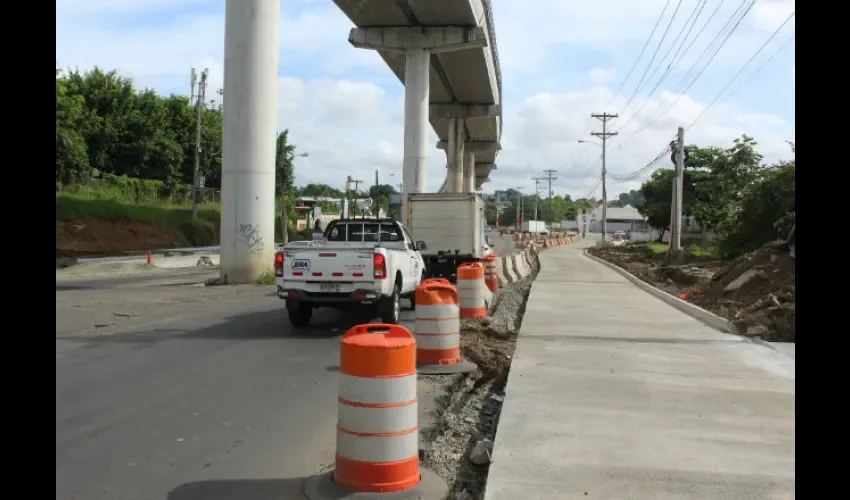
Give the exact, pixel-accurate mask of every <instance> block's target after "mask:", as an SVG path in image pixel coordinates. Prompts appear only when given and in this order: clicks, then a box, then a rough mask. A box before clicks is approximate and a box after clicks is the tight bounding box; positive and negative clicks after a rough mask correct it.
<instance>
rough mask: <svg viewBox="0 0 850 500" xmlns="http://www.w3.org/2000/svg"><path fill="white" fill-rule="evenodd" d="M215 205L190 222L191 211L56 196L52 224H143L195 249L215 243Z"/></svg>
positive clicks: (217, 211) (216, 211) (216, 213)
mask: <svg viewBox="0 0 850 500" xmlns="http://www.w3.org/2000/svg"><path fill="white" fill-rule="evenodd" d="M220 216H221V213H220V209H219V207H218V205H214V204H210V203H207V204H204V205H202V206H201V208H200V210H199V211H198V220H192V208H191V207H187V206H167V205H162V204H141V205H131V204H127V203H122V202H119V201H115V200H104V199H86V198H82V197H78V196H74V195H68V194H59V195H57V196H56V220H63V221H70V220H78V219H102V220H111V221H135V222H147V223H151V224H154V225H156V226H159V227H162V228H169V229H175V230H178V231H180V232H182V233H183V234H184V235H185V236H186V238H187V239H188V240H189V241H190V242H192V244H195V245H214V244H217V243H218V223H219V219H220Z"/></svg>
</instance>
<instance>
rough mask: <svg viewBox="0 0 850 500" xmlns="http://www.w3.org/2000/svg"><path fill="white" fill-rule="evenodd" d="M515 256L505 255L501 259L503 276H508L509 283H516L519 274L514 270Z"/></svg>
mask: <svg viewBox="0 0 850 500" xmlns="http://www.w3.org/2000/svg"><path fill="white" fill-rule="evenodd" d="M515 258H516V256H515V255H507V256H505V257H504V260H503V263H504V266H505V277H506V278H508V281H509V282H511V283H516V282H517V281H519V280H520V278H519V275H518V274H517V272H516V265H514V259H515Z"/></svg>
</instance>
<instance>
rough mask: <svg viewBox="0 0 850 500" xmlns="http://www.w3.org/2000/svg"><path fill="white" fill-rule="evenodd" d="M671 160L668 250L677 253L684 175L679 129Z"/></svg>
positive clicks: (680, 239)
mask: <svg viewBox="0 0 850 500" xmlns="http://www.w3.org/2000/svg"><path fill="white" fill-rule="evenodd" d="M673 160H674V162H673V163H674V164H675V165H676V170H675V175H674V176H673V210H672V213H673V218H672V219H671V220H670V250H672V251H673V252H677V251H679V250H681V249H682V192H683V187H684V186H683V184H682V181H683V180H684V173H685V129H684V128H682V127H679V133H678V135H677V137H676V143H675V148H673Z"/></svg>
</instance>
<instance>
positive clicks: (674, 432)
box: [485, 242, 795, 500]
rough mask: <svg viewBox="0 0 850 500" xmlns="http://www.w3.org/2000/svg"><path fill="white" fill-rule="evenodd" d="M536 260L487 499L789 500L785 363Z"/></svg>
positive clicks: (559, 263) (595, 268)
mask: <svg viewBox="0 0 850 500" xmlns="http://www.w3.org/2000/svg"><path fill="white" fill-rule="evenodd" d="M590 244H593V242H582V243H579V244H575V245H569V246H566V247H557V248H555V249H550V250H548V251H546V252H541V254H540V262H541V272H540V274H539V275H538V277H537V281H536V282H535V283H534V285H533V287H532V290H531V296H530V297H529V302H528V307H527V309H526V312H525V317H524V320H523V324H522V329H521V331H520V336H519V341H518V344H517V350H516V353H515V355H514V359H513V364H512V366H511V372H510V378H509V380H508V385H507V388H506V392H507V394H506V399H505V404H504V407H503V409H502V414H501V420H500V422H499V428H498V433H497V435H496V442H495V450H494V454H493V463H492V464H491V466H490V473H489V479H488V484H487V492H486V496H485V498H486V499H487V500H516V499H519V498H522V499H523V500H532V499H556V498H557V499H562V498H563V499H572V498H577V499H578V498H580V499H587V498H591V499H593V498H595V499H604V500H673V499H675V500H682V499H686V500H693V499H718V500H719V499H724V500H727V499H728V500H732V499H741V500H756V499H765V500H767V499H770V500H780V499H791V498H795V495H794V484H795V479H794V477H795V476H794V463H795V460H794V393H795V378H794V371H793V360H792V359H791V358H788V357H786V356H784V355H783V354H782V353H780V352H777V351H776V350H773V349H771V348H769V347H767V346H763V345H759V344H755V343H752V342H749V341H747V340H744V339H742V338H740V337H737V336H731V335H725V334H722V333H720V332H718V331H716V330H713V329H711V328H709V327H707V326H705V325H703V324H702V323H700V322H698V321H697V320H695V319H693V318H691V317H690V316H687V315H686V314H684V313H682V312H679V311H678V310H676V309H674V308H672V307H671V306H669V305H667V304H665V303H664V302H662V301H661V300H659V299H657V298H655V297H653V296H651V295H649V294H648V293H646V292H643V291H642V290H640V289H638V288H637V287H635V286H634V285H632V284H631V283H629V282H628V281H626V280H625V279H624V278H623V277H622V276H620V275H619V274H617V273H616V272H614V271H612V270H610V269H608V268H606V267H605V266H603V265H601V264H598V263H596V262H593V261H592V260H590V259H589V258H587V257H585V256H584V255H582V253H581V252H582V248H583V247H587V246H589V245H590Z"/></svg>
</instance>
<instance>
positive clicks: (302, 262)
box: [292, 259, 310, 271]
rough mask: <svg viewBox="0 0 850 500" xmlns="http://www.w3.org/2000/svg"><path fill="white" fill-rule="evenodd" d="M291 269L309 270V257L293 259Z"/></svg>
mask: <svg viewBox="0 0 850 500" xmlns="http://www.w3.org/2000/svg"><path fill="white" fill-rule="evenodd" d="M292 269H304V270H306V271H309V270H310V259H295V260H293V261H292Z"/></svg>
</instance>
